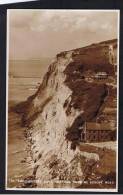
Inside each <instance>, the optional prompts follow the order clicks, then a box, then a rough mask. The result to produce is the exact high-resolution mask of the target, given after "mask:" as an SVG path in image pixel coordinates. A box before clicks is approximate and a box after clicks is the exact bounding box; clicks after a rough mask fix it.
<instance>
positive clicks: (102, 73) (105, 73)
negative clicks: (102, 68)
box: [96, 72, 107, 75]
mask: <svg viewBox="0 0 123 195" xmlns="http://www.w3.org/2000/svg"><path fill="white" fill-rule="evenodd" d="M96 75H107V72H97V73H96Z"/></svg>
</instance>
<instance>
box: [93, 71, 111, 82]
mask: <svg viewBox="0 0 123 195" xmlns="http://www.w3.org/2000/svg"><path fill="white" fill-rule="evenodd" d="M107 78H108V74H107V72H97V73H96V74H95V75H94V76H93V79H98V80H102V79H107Z"/></svg>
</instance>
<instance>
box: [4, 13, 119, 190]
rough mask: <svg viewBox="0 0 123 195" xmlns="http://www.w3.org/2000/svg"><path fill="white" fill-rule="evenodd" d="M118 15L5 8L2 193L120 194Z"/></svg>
mask: <svg viewBox="0 0 123 195" xmlns="http://www.w3.org/2000/svg"><path fill="white" fill-rule="evenodd" d="M119 15H120V12H119V10H84V9H83V10H82V9H81V10H76V9H74V10H70V9H68V10H67V9H66V10H65V9H63V10H60V9H56V10H54V9H51V10H50V9H49V10H48V9H8V11H7V73H6V74H7V75H6V77H7V80H6V83H7V89H6V93H7V96H6V115H7V117H6V189H9V190H44V191H47V190H51V191H99V192H100V191H102V192H105V191H106V192H117V190H118V98H119V97H118V91H119Z"/></svg>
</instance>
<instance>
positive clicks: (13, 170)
mask: <svg viewBox="0 0 123 195" xmlns="http://www.w3.org/2000/svg"><path fill="white" fill-rule="evenodd" d="M38 82H40V79H39V78H11V79H9V104H8V107H9V108H10V107H11V106H14V105H15V104H17V103H19V102H22V101H24V100H26V99H27V98H28V97H29V96H30V95H32V94H34V92H35V91H36V89H37V86H38ZM20 120H21V118H20V116H19V115H18V114H16V113H14V112H9V113H8V186H7V187H11V188H12V187H21V185H22V182H23V179H24V178H25V177H27V176H28V175H31V174H32V171H33V163H32V162H31V159H30V155H29V154H28V150H27V147H28V143H27V142H26V139H25V136H24V132H25V128H22V127H21V121H20Z"/></svg>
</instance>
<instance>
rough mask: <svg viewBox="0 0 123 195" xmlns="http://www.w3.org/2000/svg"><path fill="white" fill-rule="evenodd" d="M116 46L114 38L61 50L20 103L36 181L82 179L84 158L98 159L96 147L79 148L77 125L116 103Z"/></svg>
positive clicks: (18, 108) (95, 116) (101, 114)
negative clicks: (89, 149) (101, 75)
mask: <svg viewBox="0 0 123 195" xmlns="http://www.w3.org/2000/svg"><path fill="white" fill-rule="evenodd" d="M116 52H117V40H116V39H114V40H109V41H105V42H101V43H97V44H92V45H90V46H87V47H84V48H78V49H74V50H71V51H65V52H62V53H60V54H58V55H57V56H56V58H55V59H54V61H53V62H52V63H51V64H50V66H49V68H48V71H47V73H46V74H45V76H44V78H43V82H42V84H41V85H40V87H39V88H38V90H37V91H36V93H35V94H34V95H33V96H31V97H29V98H28V99H27V101H26V102H24V103H21V104H19V105H18V106H16V108H15V109H16V111H17V112H19V113H21V114H22V124H23V125H24V126H26V127H27V139H28V140H29V143H30V145H31V156H32V159H33V161H34V164H35V170H36V171H35V174H33V176H34V178H36V179H37V180H38V179H39V180H40V181H41V182H39V183H37V187H44V186H45V187H52V186H51V183H50V184H49V183H48V182H47V183H44V182H45V181H49V180H52V182H54V181H56V180H58V181H61V180H64V182H65V181H72V180H74V181H79V180H82V178H83V179H84V178H85V177H84V176H83V174H84V165H85V164H86V162H88V163H92V166H95V164H96V163H97V162H98V161H99V159H100V156H99V154H98V153H96V152H95V153H93V152H92V153H91V152H82V151H81V152H80V149H79V138H80V131H79V129H80V127H81V126H82V125H83V124H84V122H85V121H95V120H96V119H97V117H98V118H99V120H101V117H103V118H104V116H103V112H104V110H105V109H107V108H109V105H108V104H107V102H108V101H109V102H110V108H112V105H114V103H113V102H114V100H115V99H116V61H117V59H116ZM114 66H115V67H114ZM98 72H106V74H107V75H108V78H107V79H102V80H97V79H95V75H96V74H98ZM115 114H116V113H115ZM109 119H110V116H109ZM105 120H106V118H105ZM109 153H110V152H109ZM113 156H114V154H113ZM91 171H92V170H91ZM110 171H112V170H110V169H109V172H107V173H104V174H109V175H110ZM114 172H115V170H114ZM100 177H101V178H102V177H104V178H106V175H103V173H102V175H101V176H100ZM58 187H59V186H58ZM73 187H77V185H73ZM111 187H112V186H111ZM113 187H114V186H113ZM109 188H110V187H109Z"/></svg>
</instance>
